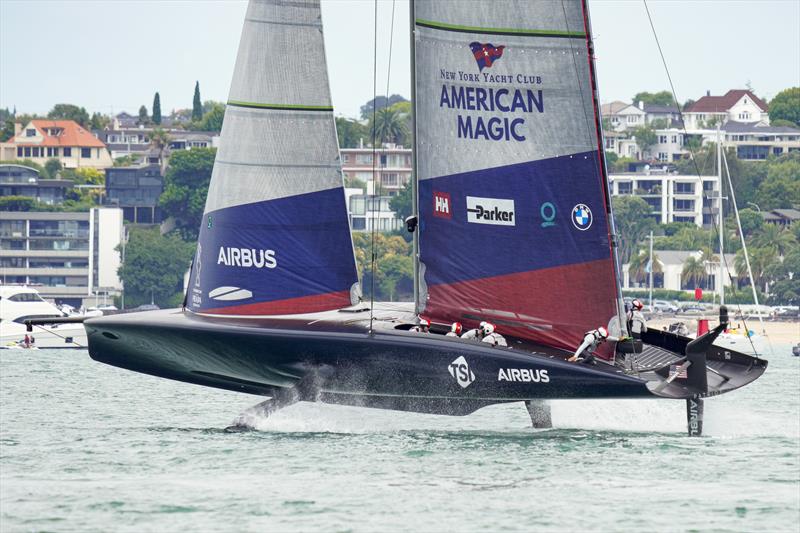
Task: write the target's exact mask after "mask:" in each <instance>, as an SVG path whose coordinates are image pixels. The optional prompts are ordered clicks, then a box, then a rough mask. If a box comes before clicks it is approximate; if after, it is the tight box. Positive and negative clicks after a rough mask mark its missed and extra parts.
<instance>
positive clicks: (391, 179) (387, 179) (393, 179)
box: [381, 173, 397, 187]
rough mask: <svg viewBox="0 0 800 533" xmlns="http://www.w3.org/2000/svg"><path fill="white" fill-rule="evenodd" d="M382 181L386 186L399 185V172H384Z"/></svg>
mask: <svg viewBox="0 0 800 533" xmlns="http://www.w3.org/2000/svg"><path fill="white" fill-rule="evenodd" d="M381 183H383V185H384V186H386V187H397V174H395V173H391V174H384V175H383V176H382V177H381Z"/></svg>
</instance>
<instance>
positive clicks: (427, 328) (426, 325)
mask: <svg viewBox="0 0 800 533" xmlns="http://www.w3.org/2000/svg"><path fill="white" fill-rule="evenodd" d="M410 331H416V332H417V333H430V332H431V323H430V322H429V321H428V320H427V319H425V318H420V319H419V325H418V326H414V327H413V328H411V330H410Z"/></svg>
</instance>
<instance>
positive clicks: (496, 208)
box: [467, 196, 516, 226]
mask: <svg viewBox="0 0 800 533" xmlns="http://www.w3.org/2000/svg"><path fill="white" fill-rule="evenodd" d="M467 222H471V223H473V224H491V225H493V226H515V225H516V224H515V222H514V200H505V199H500V198H479V197H477V196H467Z"/></svg>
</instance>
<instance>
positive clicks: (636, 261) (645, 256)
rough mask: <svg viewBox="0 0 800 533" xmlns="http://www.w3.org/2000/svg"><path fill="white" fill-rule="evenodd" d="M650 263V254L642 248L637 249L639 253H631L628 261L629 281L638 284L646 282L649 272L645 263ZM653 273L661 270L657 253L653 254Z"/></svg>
mask: <svg viewBox="0 0 800 533" xmlns="http://www.w3.org/2000/svg"><path fill="white" fill-rule="evenodd" d="M649 263H650V254H649V253H648V252H645V251H644V250H639V253H636V254H633V255H631V259H630V261H629V262H628V276H629V277H630V280H631V282H633V283H638V284H640V285H643V284H646V283H647V282H648V281H649V278H650V273H649V272H648V271H647V265H648V264H649ZM652 269H653V273H654V274H655V273H658V272H661V264H660V263H659V259H658V255H657V254H655V253H654V254H653V265H652Z"/></svg>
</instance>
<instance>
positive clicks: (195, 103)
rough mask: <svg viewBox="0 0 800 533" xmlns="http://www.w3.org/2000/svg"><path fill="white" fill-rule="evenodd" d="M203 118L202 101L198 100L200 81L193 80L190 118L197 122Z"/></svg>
mask: <svg viewBox="0 0 800 533" xmlns="http://www.w3.org/2000/svg"><path fill="white" fill-rule="evenodd" d="M202 119H203V101H202V100H200V82H199V81H196V82H194V99H193V100H192V120H194V121H195V122H199V121H200V120H202Z"/></svg>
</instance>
